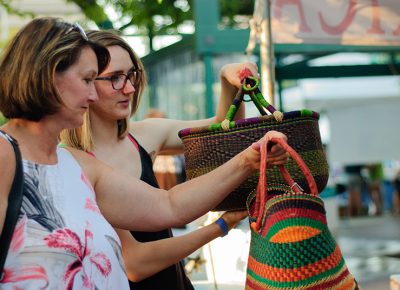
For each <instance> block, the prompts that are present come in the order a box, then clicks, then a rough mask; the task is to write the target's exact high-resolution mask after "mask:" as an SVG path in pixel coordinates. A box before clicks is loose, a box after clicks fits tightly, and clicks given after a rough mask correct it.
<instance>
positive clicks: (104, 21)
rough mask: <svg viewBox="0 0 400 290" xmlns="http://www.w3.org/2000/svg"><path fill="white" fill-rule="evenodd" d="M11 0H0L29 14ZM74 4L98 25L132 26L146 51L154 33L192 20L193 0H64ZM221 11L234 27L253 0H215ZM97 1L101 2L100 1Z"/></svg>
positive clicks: (223, 19) (165, 32)
mask: <svg viewBox="0 0 400 290" xmlns="http://www.w3.org/2000/svg"><path fill="white" fill-rule="evenodd" d="M12 1H13V0H0V7H4V8H5V9H6V11H7V12H8V13H10V14H18V15H24V16H26V15H30V16H34V15H32V13H29V12H25V11H20V10H16V9H15V8H13V7H12V6H11V5H10V4H11V2H12ZM66 1H67V2H72V3H75V4H76V5H78V6H79V7H80V8H81V9H82V11H83V13H84V14H85V16H86V17H87V18H89V19H90V20H92V21H94V22H95V23H96V24H97V26H98V27H99V28H102V29H116V30H119V31H120V32H121V33H122V34H125V35H128V34H131V33H128V31H129V30H130V31H132V30H131V28H132V27H134V28H136V31H135V33H134V35H146V36H147V37H148V38H149V48H150V51H153V50H154V45H153V40H154V37H155V36H158V35H173V34H179V27H180V26H181V25H182V24H184V23H190V22H191V21H193V9H192V7H193V0H157V1H155V0H148V1H146V0H102V1H96V0H66ZM218 1H219V6H220V12H221V24H222V25H224V26H228V27H235V26H236V24H237V23H238V21H240V20H238V17H237V16H238V15H251V14H253V9H254V1H255V0H218ZM100 4H101V5H100ZM104 6H110V7H111V8H112V9H113V10H114V11H115V12H116V13H117V14H118V16H119V21H118V26H117V27H116V24H115V23H114V24H113V22H112V21H111V20H110V18H109V15H108V13H107V11H106V10H105V9H104V8H103V7H104Z"/></svg>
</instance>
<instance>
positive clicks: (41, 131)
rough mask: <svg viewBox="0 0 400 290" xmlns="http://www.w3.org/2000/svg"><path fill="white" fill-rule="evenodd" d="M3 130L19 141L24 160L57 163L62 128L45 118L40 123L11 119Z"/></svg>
mask: <svg viewBox="0 0 400 290" xmlns="http://www.w3.org/2000/svg"><path fill="white" fill-rule="evenodd" d="M2 129H3V130H4V131H5V132H6V133H7V134H9V135H11V136H12V137H13V138H15V139H16V140H17V141H18V144H19V147H20V150H21V154H22V156H23V158H24V159H27V160H30V161H32V162H35V163H41V164H55V163H57V153H56V149H57V144H58V136H59V133H60V130H61V128H59V126H57V125H56V124H55V123H52V122H47V120H46V119H45V118H44V119H42V120H40V121H38V122H34V121H28V120H24V119H11V120H10V121H9V122H7V123H6V124H5V125H4V126H3V127H2Z"/></svg>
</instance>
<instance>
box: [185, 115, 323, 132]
mask: <svg viewBox="0 0 400 290" xmlns="http://www.w3.org/2000/svg"><path fill="white" fill-rule="evenodd" d="M299 118H302V119H312V120H317V121H318V120H319V113H318V112H315V111H312V110H307V109H303V110H297V111H290V112H284V113H283V120H282V122H285V121H295V120H293V119H299ZM266 122H270V123H273V122H276V123H277V124H279V123H282V122H278V121H276V120H275V117H274V116H273V115H265V116H258V117H251V118H244V119H238V120H235V121H231V122H230V129H228V130H224V129H223V128H222V127H221V123H213V124H211V125H208V126H201V127H192V128H185V129H182V130H180V131H179V132H178V136H179V137H180V138H183V137H186V136H188V135H193V134H199V133H217V132H218V133H226V132H230V131H232V130H234V129H244V128H245V126H250V125H257V124H261V123H266Z"/></svg>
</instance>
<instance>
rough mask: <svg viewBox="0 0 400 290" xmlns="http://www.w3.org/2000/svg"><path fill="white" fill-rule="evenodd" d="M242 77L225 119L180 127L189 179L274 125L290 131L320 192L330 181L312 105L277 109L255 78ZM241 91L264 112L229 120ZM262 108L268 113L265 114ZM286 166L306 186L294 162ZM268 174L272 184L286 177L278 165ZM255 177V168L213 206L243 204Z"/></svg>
mask: <svg viewBox="0 0 400 290" xmlns="http://www.w3.org/2000/svg"><path fill="white" fill-rule="evenodd" d="M246 82H247V83H246ZM246 82H245V83H244V84H243V86H242V88H241V89H240V90H239V92H238V94H237V95H236V97H235V99H234V101H233V104H232V105H231V107H230V109H229V111H228V113H227V114H226V120H225V121H224V122H221V123H216V124H212V125H211V126H207V127H199V128H188V129H184V130H181V131H180V132H179V137H180V138H181V139H182V142H183V145H184V153H185V159H186V176H187V178H188V179H192V178H195V177H197V176H200V175H203V174H205V173H207V172H210V171H211V170H213V169H215V168H216V167H218V166H220V165H221V164H223V163H225V162H226V161H228V160H229V159H231V158H233V157H234V156H235V155H236V154H238V153H239V152H241V151H242V150H244V149H245V148H247V147H248V146H250V145H251V144H252V143H253V142H255V141H258V140H259V139H260V138H262V137H263V136H264V135H265V134H266V133H267V132H268V131H270V130H277V131H280V132H282V133H284V134H286V135H287V136H288V143H289V144H290V146H292V147H293V148H294V149H295V150H296V151H297V152H299V153H300V155H301V157H302V158H303V160H305V162H306V163H307V165H308V167H309V168H310V170H311V172H312V174H313V176H314V178H315V180H316V182H317V186H318V191H319V192H321V191H322V190H323V189H324V187H325V186H326V183H327V181H328V174H329V172H328V171H329V168H328V163H327V160H326V156H325V152H324V149H323V146H322V142H321V136H320V132H319V126H318V119H319V114H318V113H316V112H313V111H310V110H301V111H292V112H286V113H281V112H279V111H276V110H275V108H274V107H272V106H271V105H270V104H269V103H267V101H266V100H265V99H264V98H263V96H262V95H261V92H260V90H259V89H258V80H257V79H254V78H247V79H246ZM245 94H247V95H249V96H250V98H251V100H252V101H253V103H254V104H255V106H256V107H257V108H258V109H259V111H260V113H261V115H262V116H260V117H255V118H247V119H242V120H237V121H232V120H233V118H234V116H235V114H236V111H237V109H238V107H239V106H240V104H241V103H242V101H243V97H244V95H245ZM265 110H268V111H269V112H270V113H272V115H266V111H265ZM287 168H288V170H289V172H290V174H291V175H292V176H293V177H294V178H295V179H296V180H297V181H298V183H299V184H300V185H301V186H302V187H303V188H304V189H306V190H307V189H308V187H307V182H306V180H305V179H304V176H303V174H301V172H300V170H299V169H298V167H297V166H295V164H294V163H293V162H289V164H288V165H287ZM268 177H269V179H270V180H272V181H273V183H283V182H284V180H283V179H282V176H281V174H280V173H279V170H277V169H276V168H273V169H269V170H268ZM257 182H258V173H255V174H253V175H252V176H251V177H250V178H249V179H248V180H247V181H246V182H244V183H242V184H241V185H240V186H239V187H238V188H236V189H235V190H234V191H233V192H232V193H231V194H230V195H229V196H227V197H226V198H225V200H223V201H222V203H220V204H219V205H218V206H217V207H216V208H214V210H215V211H218V210H238V209H245V208H246V199H247V197H248V195H249V194H250V192H251V191H252V190H254V189H255V187H256V186H257Z"/></svg>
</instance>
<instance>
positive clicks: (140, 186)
mask: <svg viewBox="0 0 400 290" xmlns="http://www.w3.org/2000/svg"><path fill="white" fill-rule="evenodd" d="M274 136H276V137H278V138H286V137H285V136H284V135H283V134H281V133H278V132H273V131H271V132H268V133H267V135H266V137H264V138H272V137H274ZM71 152H72V153H73V154H74V156H75V157H76V158H77V159H78V161H79V162H80V163H81V166H82V167H83V170H84V171H85V172H86V173H87V175H88V177H89V179H90V181H91V182H92V184H93V186H94V189H95V192H96V197H97V203H98V204H99V207H100V209H101V211H102V213H103V215H104V216H105V217H106V218H107V220H108V221H109V222H110V223H111V224H112V225H113V226H114V227H117V228H122V229H130V230H150V231H155V230H161V229H164V228H168V227H173V226H180V225H183V224H187V223H189V222H190V221H192V220H194V219H196V218H198V217H199V216H201V215H203V214H204V213H206V212H208V211H209V210H210V209H212V208H213V207H215V206H216V205H217V204H218V203H220V202H221V201H222V200H223V199H224V198H225V197H226V196H227V195H228V194H229V193H230V192H232V190H233V189H235V188H236V187H238V186H239V185H240V184H241V183H242V182H243V181H244V180H246V179H247V178H248V177H249V176H250V175H251V174H252V173H253V172H254V171H255V170H257V169H258V167H259V161H260V154H259V151H258V150H255V149H253V148H251V147H249V148H247V149H246V150H244V151H243V152H241V153H239V154H238V155H236V156H235V157H234V158H232V159H231V160H230V161H228V162H226V163H225V164H223V165H222V166H220V167H218V168H217V169H215V170H213V171H212V172H209V173H207V174H205V175H202V176H200V177H197V178H194V179H192V180H190V181H187V182H185V183H182V184H179V185H177V186H175V187H173V188H172V189H170V190H169V191H165V190H161V189H157V188H154V187H151V186H150V185H148V184H146V183H144V182H142V181H140V180H138V179H135V178H132V177H131V176H128V175H125V174H124V173H123V172H119V171H117V170H115V169H112V168H111V167H109V166H107V165H105V164H104V163H102V162H101V161H99V160H96V159H95V158H93V157H91V156H89V155H88V154H86V153H84V152H81V151H79V150H73V149H71ZM285 162H287V155H286V153H285V152H284V151H283V149H282V148H281V147H279V146H273V147H272V149H271V153H270V154H269V159H268V163H269V165H271V164H282V163H285ZM144 221H145V222H144Z"/></svg>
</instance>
